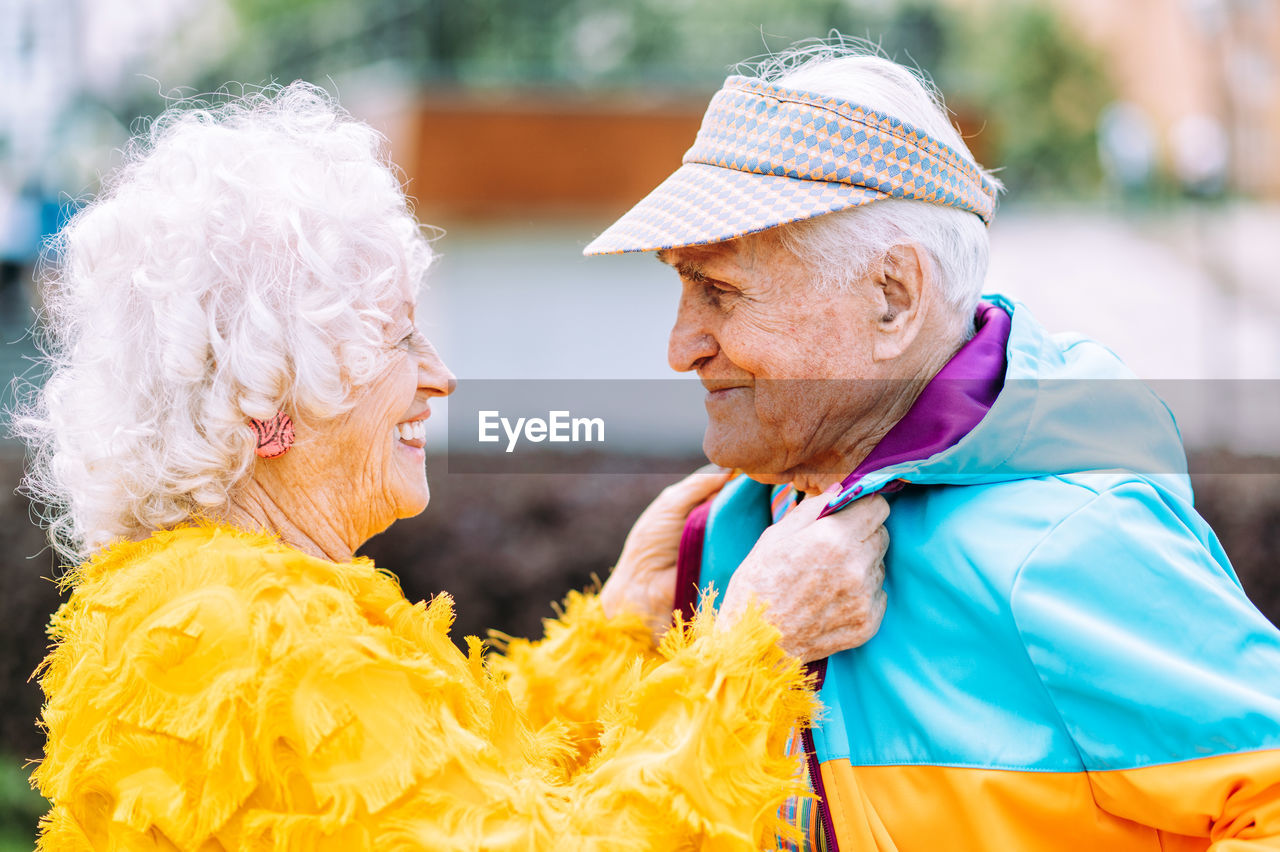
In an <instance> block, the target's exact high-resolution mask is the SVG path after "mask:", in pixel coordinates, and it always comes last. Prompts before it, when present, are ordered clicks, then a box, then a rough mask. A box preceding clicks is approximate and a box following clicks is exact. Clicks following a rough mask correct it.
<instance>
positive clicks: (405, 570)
mask: <svg viewBox="0 0 1280 852" xmlns="http://www.w3.org/2000/svg"><path fill="white" fill-rule="evenodd" d="M833 29H835V30H839V31H840V32H842V33H844V34H845V35H848V36H858V37H863V38H866V39H868V40H869V41H870V42H872V43H874V44H876V45H878V46H879V47H880V48H881V49H882V50H883V52H884V53H885V54H886V55H888V56H889V57H891V58H893V59H896V60H898V61H900V62H903V63H906V64H909V65H913V66H916V67H919V68H921V69H924V70H925V71H926V72H927V73H928V74H929V75H930V76H931V77H932V79H933V80H934V81H935V83H936V84H937V86H938V87H939V88H940V89H941V91H942V92H943V93H944V95H945V97H946V101H947V104H948V106H949V108H950V109H951V111H952V113H953V116H954V119H955V121H956V123H957V124H958V126H959V127H960V128H961V130H962V131H963V133H964V135H965V136H966V138H967V140H968V141H969V144H970V146H971V148H972V149H973V151H974V153H975V155H976V156H977V157H978V159H979V160H980V161H981V162H983V163H984V164H985V165H987V166H989V167H997V168H998V169H999V174H1000V176H1001V178H1002V179H1003V181H1004V182H1005V185H1006V187H1007V188H1008V193H1007V195H1006V196H1005V198H1004V201H1003V204H1002V207H1001V210H1000V213H999V215H998V216H997V218H996V222H995V224H994V226H993V227H992V230H991V238H992V246H993V256H992V268H991V275H990V289H992V290H998V291H1002V292H1006V293H1009V294H1011V295H1013V296H1015V297H1017V298H1019V299H1021V300H1022V301H1024V302H1025V303H1027V304H1028V305H1029V306H1030V308H1031V309H1032V311H1033V312H1034V313H1036V314H1037V315H1038V316H1039V318H1040V319H1041V320H1042V321H1043V322H1044V323H1045V324H1046V325H1047V326H1049V327H1050V328H1051V329H1053V330H1062V331H1065V330H1073V331H1081V332H1084V333H1086V334H1089V335H1091V336H1093V337H1096V338H1097V339H1099V340H1101V341H1103V342H1104V343H1106V344H1108V345H1109V346H1111V347H1112V348H1113V349H1114V350H1115V351H1116V352H1118V353H1119V354H1120V355H1121V356H1122V357H1123V358H1124V359H1125V360H1126V361H1127V362H1128V363H1129V364H1130V366H1131V367H1133V369H1134V370H1135V371H1136V372H1137V373H1138V374H1139V375H1140V376H1141V377H1143V378H1144V379H1149V380H1153V381H1154V382H1156V383H1158V389H1159V390H1160V391H1161V393H1163V394H1164V395H1166V396H1167V397H1169V398H1170V399H1171V401H1172V405H1173V407H1174V409H1175V412H1176V413H1177V414H1178V416H1179V419H1180V422H1181V423H1182V425H1183V428H1184V436H1185V437H1186V439H1187V444H1188V447H1189V450H1190V453H1191V462H1192V469H1193V472H1194V473H1193V476H1194V479H1195V485H1196V490H1197V499H1198V505H1199V507H1200V509H1201V512H1202V513H1203V514H1204V515H1205V516H1206V517H1207V518H1208V519H1209V520H1210V522H1211V523H1213V525H1214V527H1215V529H1217V531H1218V533H1219V535H1220V536H1221V537H1222V539H1223V542H1224V544H1225V546H1226V549H1227V552H1228V553H1229V554H1230V555H1231V557H1232V559H1233V562H1234V563H1235V565H1236V566H1237V569H1238V570H1239V573H1240V575H1241V578H1242V581H1243V582H1244V584H1245V588H1246V590H1247V591H1248V592H1249V593H1250V595H1251V596H1252V597H1253V598H1254V600H1255V601H1256V602H1257V603H1258V605H1259V607H1260V608H1261V609H1262V610H1263V611H1264V612H1266V613H1267V614H1268V615H1269V617H1271V618H1272V620H1273V621H1274V620H1277V619H1280V575H1277V567H1280V418H1277V417H1276V416H1275V405H1276V404H1277V401H1280V286H1277V285H1278V284H1280V156H1277V153H1280V0H1129V1H1128V2H1125V3H1114V2H1110V0H1039V2H1031V0H1024V1H1023V2H1019V0H936V2H910V1H909V0H902V2H895V0H789V2H788V3H786V4H780V3H773V2H767V0H363V2H359V3H356V2H352V0H341V1H340V0H0V331H2V332H3V335H4V341H5V346H4V349H3V355H2V356H0V359H2V360H0V372H2V373H3V377H4V378H5V379H6V380H7V379H9V378H10V377H21V378H22V379H23V380H25V381H27V382H38V381H39V373H38V370H37V369H36V368H35V367H34V366H33V361H32V358H33V357H34V355H35V353H36V350H35V346H34V343H33V341H32V338H31V336H30V335H29V334H28V328H29V327H30V325H31V323H32V321H33V318H34V316H35V311H36V310H37V309H38V307H39V296H38V293H37V290H36V287H35V285H34V283H33V269H34V268H35V264H36V261H37V258H38V255H39V252H40V247H41V245H42V243H43V241H44V240H45V239H46V238H47V237H48V236H49V235H50V234H52V233H54V232H56V230H57V229H58V227H59V225H60V223H62V222H63V221H65V219H66V217H67V216H68V215H69V214H70V213H71V212H73V211H74V209H75V208H76V206H77V204H78V203H80V202H81V201H83V200H84V199H86V198H89V197H91V196H92V195H93V193H94V192H95V191H96V188H97V185H98V181H99V178H100V176H101V175H102V174H104V173H106V172H108V171H109V170H110V169H111V168H112V166H113V165H114V164H115V163H117V162H118V161H119V150H120V149H121V147H122V146H123V145H124V143H125V141H126V140H127V139H128V137H129V135H130V132H131V128H132V129H137V128H138V127H140V126H141V125H139V124H136V123H135V122H137V120H138V119H139V117H143V116H154V115H155V114H157V113H159V112H160V111H162V110H163V109H164V107H165V105H166V103H167V100H168V99H170V98H173V97H179V96H189V95H198V94H201V93H206V92H212V91H215V90H217V89H219V88H222V87H224V86H230V87H231V88H232V90H233V91H234V90H235V84H238V83H244V84H261V83H266V82H271V81H276V82H282V83H287V82H289V81H291V80H293V79H296V78H303V79H307V80H310V81H312V82H314V83H317V84H319V85H321V86H324V87H325V88H327V89H329V90H330V91H332V92H333V93H335V94H336V95H338V97H339V98H340V100H341V101H342V103H343V104H344V106H346V107H347V108H348V109H349V110H351V111H352V112H353V113H354V114H356V115H357V116H358V117H360V118H363V119H365V120H367V121H369V122H371V123H373V124H374V125H375V126H377V127H379V128H380V129H381V130H382V131H383V132H384V133H386V134H387V136H388V137H389V139H390V140H391V148H392V156H393V158H394V159H395V161H396V162H397V163H398V165H399V166H400V167H401V168H402V169H403V171H404V176H405V179H406V182H407V186H408V191H409V193H410V194H411V195H412V196H413V197H414V198H415V199H416V204H417V211H418V215H419V217H420V218H421V219H422V221H424V222H426V223H430V224H432V225H434V226H438V227H440V228H443V229H444V231H445V236H444V237H443V239H441V240H440V241H439V242H438V243H437V244H436V245H437V249H438V250H439V252H440V259H439V261H438V264H437V266H436V267H435V269H434V270H433V275H432V278H431V282H430V288H429V290H428V291H427V292H426V294H425V295H424V297H423V305H422V308H421V309H420V311H419V317H420V318H424V320H425V322H424V323H423V324H424V326H425V328H426V330H427V332H428V334H429V336H430V337H432V339H433V340H434V341H435V342H436V344H437V345H438V347H439V348H440V350H441V352H442V353H443V354H444V356H445V358H446V359H447V360H448V362H449V363H450V366H451V367H452V368H453V370H454V371H455V372H456V373H457V374H458V375H459V376H460V377H461V378H462V379H463V380H466V379H468V378H472V379H477V378H484V379H532V378H557V379H573V378H591V379H657V378H666V377H669V375H670V373H669V371H668V369H667V367H666V359H665V351H666V333H667V329H668V327H669V325H670V323H671V321H672V319H673V316H674V306H675V297H676V293H677V284H676V281H675V278H674V276H672V275H671V274H670V273H668V272H665V271H664V270H663V269H661V268H659V267H658V265H657V264H656V263H655V262H654V261H653V260H652V258H650V257H614V258H596V259H584V258H582V257H581V256H580V252H581V248H582V246H583V245H585V244H586V243H587V242H588V241H589V239H590V238H591V237H592V236H593V235H594V234H595V233H598V232H599V231H600V230H601V229H603V227H604V226H605V225H607V224H608V223H609V222H610V221H611V220H612V219H613V218H614V217H616V216H617V215H618V214H620V213H622V212H623V211H624V210H625V209H627V208H628V207H629V205H630V204H631V203H633V202H634V201H636V200H638V199H639V198H640V197H641V196H642V195H644V194H645V193H646V192H647V191H648V190H649V189H650V188H652V187H653V186H654V185H655V184H656V183H658V182H659V181H660V180H661V179H662V178H664V177H665V176H666V175H667V174H668V173H669V172H670V171H672V170H673V169H674V168H675V167H676V166H677V165H678V164H679V161H680V156H681V154H682V153H683V151H684V150H685V149H686V148H687V147H688V146H689V145H690V144H691V143H692V140H693V137H694V134H695V133H696V131H697V128H698V124H699V120H700V117H701V114H702V111H703V109H704V108H705V105H706V102H707V99H708V98H709V96H710V94H711V93H712V92H714V91H715V89H716V88H718V86H719V84H720V82H721V81H722V79H723V78H724V76H725V75H726V74H727V73H730V72H731V71H732V66H733V65H734V64H735V63H737V62H739V61H742V60H745V59H750V58H752V57H759V56H761V55H762V54H767V53H769V52H771V51H777V50H780V49H783V48H785V47H787V46H788V45H790V44H791V43H792V42H794V41H797V40H799V39H803V38H810V37H815V36H825V35H826V34H827V33H828V32H829V31H831V30H833ZM1206 389H1208V391H1206ZM5 393H6V396H5V405H6V406H8V405H10V404H11V401H12V394H13V393H14V390H13V386H12V385H8V384H7V382H6V391H5ZM1268 412H1270V413H1269V414H1268ZM431 422H432V424H433V425H434V426H435V428H436V429H437V432H436V434H435V435H434V436H433V437H432V440H433V442H434V444H433V446H434V447H435V448H436V450H435V452H434V454H433V456H432V457H431V459H429V462H428V464H429V467H431V469H432V474H431V482H432V490H433V500H432V506H431V509H430V510H429V511H428V512H427V513H426V514H425V515H424V516H422V517H420V518H418V519H415V520H413V521H406V522H401V523H400V524H397V525H396V526H395V527H394V528H393V529H392V531H390V532H389V533H387V534H384V535H383V536H380V537H379V538H378V539H375V540H374V541H373V542H371V543H370V545H369V546H368V547H367V548H366V552H368V553H369V554H370V555H372V556H373V557H374V558H375V559H376V560H377V561H378V563H379V564H380V565H381V566H383V567H385V568H389V569H391V570H393V571H395V572H397V573H398V574H399V575H400V576H401V579H402V582H403V584H404V587H405V591H406V594H408V596H409V597H410V598H411V599H417V598H421V597H426V596H429V595H432V594H434V593H436V592H437V591H439V590H441V589H447V590H449V591H450V592H452V593H453V594H454V595H455V597H456V598H457V600H458V609H459V620H458V625H457V630H456V633H457V635H458V636H459V637H460V636H461V635H463V634H465V633H481V634H482V633H483V631H484V630H485V629H486V628H490V627H493V628H498V629H501V630H504V631H508V632H511V633H515V634H528V633H532V632H537V631H538V629H539V628H538V620H539V619H540V618H542V617H544V616H546V615H548V614H549V613H550V609H549V602H550V601H552V600H554V599H556V598H558V597H559V596H560V595H562V594H563V592H564V591H565V590H566V589H567V588H569V587H571V586H578V585H581V584H583V583H586V582H589V580H590V577H591V574H592V573H593V572H596V573H604V572H606V571H607V569H608V567H609V565H610V564H611V563H612V560H613V559H614V557H615V556H616V554H617V552H618V549H619V548H620V546H621V541H622V538H623V536H624V535H625V532H626V530H627V529H628V527H629V524H630V521H631V520H632V519H633V518H634V516H635V514H636V513H638V511H639V510H640V508H641V507H643V505H644V504H645V503H646V502H647V501H648V500H649V499H650V498H651V497H652V496H653V494H655V493H656V491H657V490H658V489H659V488H660V487H661V485H663V484H665V483H666V482H667V481H669V480H670V479H671V477H670V476H669V475H663V474H654V473H652V472H651V471H653V470H655V469H667V470H674V469H681V468H683V467H684V466H685V465H686V464H687V465H688V466H689V467H692V466H694V465H696V464H697V463H698V462H699V460H698V459H697V458H696V457H692V456H691V457H690V458H688V460H687V462H686V460H685V459H684V458H683V457H682V458H679V459H675V460H672V459H670V458H668V459H665V460H664V463H663V465H657V464H655V462H654V460H653V458H652V457H651V456H652V452H653V447H647V448H640V447H637V448H635V452H634V453H632V454H629V455H628V456H627V458H625V459H623V460H622V461H621V462H620V461H619V460H618V459H617V458H614V459H611V460H608V463H607V464H606V463H605V462H604V461H603V460H601V459H599V458H596V457H593V456H590V455H584V456H579V457H575V459H573V460H571V461H569V462H566V463H565V465H562V466H561V467H560V468H559V469H558V470H557V472H555V473H549V474H542V475H532V474H524V475H514V476H513V475H506V476H502V475H496V474H484V475H481V474H461V473H457V472H455V473H453V474H450V473H449V472H448V458H447V456H446V454H445V453H444V451H443V425H442V424H443V418H433V420H432V421H431ZM646 453H648V454H649V455H646ZM21 466H22V448H21V447H20V446H18V445H16V444H15V443H14V442H12V441H11V440H9V439H7V438H6V439H0V472H2V475H3V477H4V479H3V481H4V482H5V483H6V485H4V487H3V488H0V543H2V546H0V560H2V561H3V568H2V570H3V574H2V575H0V582H2V588H3V591H2V592H0V690H2V691H0V850H8V849H10V848H12V849H28V848H30V846H31V842H32V840H31V838H32V837H33V831H34V823H35V819H36V817H37V816H38V814H40V813H41V812H43V809H44V804H43V802H42V801H41V800H40V799H39V797H37V796H35V795H34V794H32V793H30V791H29V790H28V789H27V786H26V780H25V776H26V770H25V769H23V768H22V766H23V763H24V762H25V761H27V760H30V759H32V758H34V757H37V756H38V755H39V754H40V747H41V739H40V734H39V731H38V730H37V729H36V727H35V725H34V721H33V720H34V719H35V718H36V716H37V714H38V712H39V703H40V697H39V691H38V689H37V688H36V687H35V685H34V684H33V683H31V682H29V681H28V678H29V676H30V674H31V672H32V670H33V669H34V668H35V666H36V665H37V663H38V661H39V659H40V658H41V657H42V656H43V653H44V650H45V639H44V633H43V626H44V624H45V622H46V621H47V619H48V616H49V614H50V612H51V611H52V610H53V609H54V608H55V607H56V606H57V603H58V595H57V592H56V589H55V587H54V584H53V583H52V582H50V580H49V579H48V578H51V577H55V576H57V575H58V573H59V567H58V566H57V565H56V563H55V560H54V559H53V557H52V555H51V553H50V552H49V551H48V550H47V549H45V548H44V542H43V537H42V535H41V533H40V531H39V530H38V529H37V528H36V527H35V526H34V525H33V524H32V523H31V522H30V513H31V507H29V506H28V505H27V503H26V502H25V500H24V499H23V498H22V497H21V496H19V495H17V494H15V493H13V489H14V488H15V487H16V485H17V482H18V479H19V477H20V471H21ZM455 467H456V465H455ZM606 469H607V470H608V471H610V472H608V473H602V472H600V471H602V470H606ZM618 471H630V472H618Z"/></svg>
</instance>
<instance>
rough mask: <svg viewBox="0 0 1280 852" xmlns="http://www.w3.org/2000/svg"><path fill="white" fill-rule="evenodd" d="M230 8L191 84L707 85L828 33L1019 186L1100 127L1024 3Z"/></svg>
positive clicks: (1081, 56) (1055, 41) (1031, 184)
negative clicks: (230, 31)
mask: <svg viewBox="0 0 1280 852" xmlns="http://www.w3.org/2000/svg"><path fill="white" fill-rule="evenodd" d="M229 3H230V6H231V8H232V10H233V11H234V13H235V16H236V19H237V22H238V23H237V26H236V28H235V36H234V37H233V38H231V39H230V40H229V41H228V44H227V46H226V48H225V50H223V51H222V52H221V53H220V54H217V55H213V56H205V57H204V58H203V59H202V60H200V61H199V62H198V63H197V66H196V67H192V68H189V69H188V72H187V73H188V75H189V76H190V77H191V79H190V82H191V83H192V85H194V86H195V87H196V88H197V89H202V90H205V91H208V90H211V89H213V88H216V87H218V86H220V85H222V84H223V83H225V82H226V81H227V80H241V81H246V82H259V81H265V80H269V79H277V80H291V79H295V78H304V79H310V80H313V81H316V82H321V83H322V82H324V81H325V80H326V79H330V80H341V79H343V78H344V76H345V75H347V74H349V73H353V72H358V71H359V70H360V69H370V68H376V69H378V72H379V73H380V74H382V75H384V77H386V78H388V79H391V80H395V81H397V82H398V83H399V84H407V85H409V86H419V87H440V86H443V87H464V88H485V89H491V90H502V91H517V92H518V91H519V90H521V89H528V88H530V87H538V88H557V89H578V90H583V89H593V90H600V89H605V90H611V91H616V90H620V89H625V90H631V91H639V92H645V93H657V94H661V93H662V92H664V91H671V90H697V91H699V92H703V91H710V90H713V89H714V88H716V87H717V86H718V85H719V83H720V81H721V80H722V79H723V78H724V76H725V75H726V73H728V72H729V71H731V70H732V69H733V67H734V66H735V65H737V64H738V63H739V62H742V61H743V60H746V59H749V58H751V57H759V56H761V55H765V54H768V53H770V52H774V51H778V50H781V49H783V48H785V47H787V46H789V45H791V44H792V43H794V42H796V41H799V40H801V39H808V38H814V37H818V36H825V35H827V34H828V33H829V32H831V31H838V32H842V33H845V34H846V35H849V36H855V37H863V38H865V39H867V40H868V43H869V44H874V45H876V46H878V47H879V48H880V49H881V50H882V51H883V52H884V53H885V54H886V55H887V56H889V57H890V58H893V59H895V60H897V61H899V62H902V63H904V64H907V65H911V66H915V67H919V68H922V69H924V70H926V71H927V72H930V73H932V74H933V75H934V78H935V79H936V82H937V83H938V84H939V86H940V88H941V89H942V91H943V92H945V93H946V95H947V98H948V103H949V105H950V107H951V108H952V110H953V111H954V112H955V113H956V118H957V119H958V121H959V123H960V124H961V129H962V130H963V131H964V132H965V133H966V135H968V136H972V137H974V139H973V147H974V148H975V154H976V155H977V156H978V157H979V159H980V160H983V161H984V163H986V164H988V165H993V166H999V167H1001V168H1002V169H1003V176H1004V179H1005V182H1006V184H1007V185H1008V186H1009V187H1010V189H1011V190H1012V191H1013V192H1014V193H1024V192H1036V193H1039V192H1046V191H1048V192H1051V193H1053V194H1068V195H1079V194H1083V193H1088V192H1090V191H1091V190H1092V189H1094V188H1095V187H1096V186H1097V185H1098V182H1099V169H1098V165H1097V155H1096V144H1095V125H1096V123H1097V118H1098V114H1099V111H1100V109H1101V108H1102V106H1103V105H1104V104H1106V103H1107V102H1108V101H1110V100H1111V97H1112V96H1111V87H1110V85H1109V84H1108V82H1107V79H1106V76H1105V75H1104V73H1103V72H1102V70H1101V67H1102V66H1101V64H1100V62H1099V60H1098V58H1097V57H1096V56H1095V55H1094V54H1093V53H1092V52H1090V51H1089V50H1088V49H1086V48H1085V47H1084V46H1083V44H1082V42H1081V41H1080V39H1079V38H1078V37H1077V36H1076V35H1075V34H1074V33H1073V32H1071V30H1070V29H1069V28H1068V27H1067V26H1066V25H1065V23H1064V22H1063V20H1062V18H1061V16H1060V15H1058V14H1057V13H1056V12H1055V11H1054V10H1053V9H1052V8H1051V7H1049V6H1048V5H1047V4H1042V3H1032V2H1031V0H991V2H987V3H972V4H938V3H930V2H924V0H902V2H895V3H885V2H882V0H791V1H790V2H788V3H774V2H770V0H614V2H610V3H607V4H601V3H599V2H597V0H368V2H365V3H362V4H353V3H349V2H346V0H229ZM172 49H173V50H179V49H180V48H179V47H177V46H175V47H173V48H172ZM171 59H172V58H171ZM168 64H169V65H173V64H174V63H173V61H170V62H169V63H168ZM146 98H150V99H151V100H150V101H148V100H147V99H146ZM154 108H155V104H154V87H153V88H152V90H151V92H150V94H149V95H146V97H144V98H142V99H141V100H139V99H138V98H135V99H134V100H132V101H131V102H130V103H129V104H128V106H127V107H126V106H125V105H124V104H121V105H120V110H121V112H122V113H125V114H126V115H127V116H128V118H132V114H130V113H128V112H127V110H129V109H133V110H136V111H137V112H147V111H154ZM135 114H136V113H135Z"/></svg>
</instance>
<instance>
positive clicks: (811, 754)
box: [801, 659, 840, 852]
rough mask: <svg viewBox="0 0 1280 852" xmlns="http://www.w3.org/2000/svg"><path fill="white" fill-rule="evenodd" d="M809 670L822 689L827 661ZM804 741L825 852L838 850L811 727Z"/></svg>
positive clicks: (807, 729) (815, 686) (818, 687)
mask: <svg viewBox="0 0 1280 852" xmlns="http://www.w3.org/2000/svg"><path fill="white" fill-rule="evenodd" d="M809 671H810V672H812V673H813V674H814V675H816V676H817V681H816V683H815V684H814V691H815V692H816V691H818V690H820V689H822V682H823V681H824V680H826V677H827V661H826V660H825V659H822V660H818V661H816V662H812V663H810V664H809ZM801 738H802V741H803V742H804V755H805V762H806V763H807V764H808V767H809V783H810V784H811V785H812V787H813V792H814V795H815V796H817V800H818V815H819V816H820V817H822V828H823V830H824V831H825V832H826V835H827V852H840V841H838V840H836V827H835V823H834V822H832V820H831V809H830V808H829V807H828V806H827V788H826V785H825V784H823V783H822V767H821V766H820V765H819V763H818V749H817V746H816V745H815V744H814V741H813V729H812V728H806V729H805V730H804V731H803V732H802V733H801Z"/></svg>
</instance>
